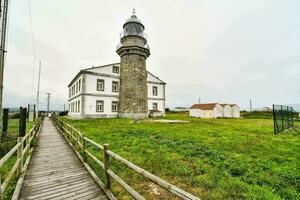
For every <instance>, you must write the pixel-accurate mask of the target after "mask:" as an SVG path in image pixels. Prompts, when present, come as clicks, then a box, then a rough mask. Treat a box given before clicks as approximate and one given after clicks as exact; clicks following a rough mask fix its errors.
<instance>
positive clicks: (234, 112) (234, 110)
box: [229, 104, 241, 118]
mask: <svg viewBox="0 0 300 200" xmlns="http://www.w3.org/2000/svg"><path fill="white" fill-rule="evenodd" d="M229 105H230V106H231V117H232V118H240V116H241V115H240V107H239V106H238V105H236V104H229Z"/></svg>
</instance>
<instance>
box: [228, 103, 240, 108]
mask: <svg viewBox="0 0 300 200" xmlns="http://www.w3.org/2000/svg"><path fill="white" fill-rule="evenodd" d="M229 105H230V106H231V107H233V106H237V107H239V106H238V105H237V104H229Z"/></svg>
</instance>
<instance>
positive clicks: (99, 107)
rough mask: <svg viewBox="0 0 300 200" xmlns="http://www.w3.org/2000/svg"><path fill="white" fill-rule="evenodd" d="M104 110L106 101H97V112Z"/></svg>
mask: <svg viewBox="0 0 300 200" xmlns="http://www.w3.org/2000/svg"><path fill="white" fill-rule="evenodd" d="M103 110H104V101H99V100H98V101H96V112H103Z"/></svg>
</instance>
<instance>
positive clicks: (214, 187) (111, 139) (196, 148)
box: [64, 114, 300, 199]
mask: <svg viewBox="0 0 300 200" xmlns="http://www.w3.org/2000/svg"><path fill="white" fill-rule="evenodd" d="M166 118H168V119H181V120H188V121H190V122H189V123H187V124H164V123H149V122H148V123H146V122H144V123H133V122H132V121H131V120H129V119H86V120H71V119H68V118H64V119H65V120H66V121H67V122H68V123H70V124H72V125H74V126H75V127H77V128H78V129H79V130H80V131H81V132H82V133H84V134H85V135H86V136H87V137H88V138H91V139H92V140H94V141H96V142H98V143H100V144H104V143H109V144H110V149H112V150H113V151H114V152H116V153H118V154H119V155H121V156H123V157H125V158H126V159H128V160H130V161H131V162H133V163H135V164H137V165H139V166H141V167H143V168H144V169H146V170H149V171H150V172H152V173H154V174H155V175H158V176H160V177H162V178H164V179H166V180H167V181H169V182H171V183H173V184H175V185H177V186H179V187H181V188H183V189H185V190H187V191H189V192H191V193H192V194H195V195H196V196H199V197H202V198H203V199H300V154H299V151H300V135H299V134H297V133H296V132H295V131H292V130H289V131H287V132H285V133H282V134H280V135H278V136H274V135H273V122H272V120H271V119H195V118H189V117H188V116H187V115H180V114H169V115H167V116H166ZM100 154H101V153H99V156H100ZM124 169H125V168H120V167H115V170H118V173H119V174H120V175H121V177H123V178H124V179H125V180H127V181H129V182H130V183H131V184H133V185H134V186H135V187H137V188H139V189H141V190H142V189H143V191H145V190H146V192H147V191H148V192H151V190H152V189H153V188H152V186H151V184H149V183H146V182H145V183H143V182H142V183H140V182H139V181H141V179H139V178H138V177H136V176H134V175H132V174H130V173H129V172H128V171H127V170H124ZM118 191H119V190H117V192H118ZM119 195H124V193H120V194H119ZM168 198H169V197H168Z"/></svg>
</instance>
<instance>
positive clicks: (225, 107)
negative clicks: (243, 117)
mask: <svg viewBox="0 0 300 200" xmlns="http://www.w3.org/2000/svg"><path fill="white" fill-rule="evenodd" d="M220 105H221V106H222V107H223V115H222V117H225V118H231V117H232V110H231V106H230V105H229V104H220Z"/></svg>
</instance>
